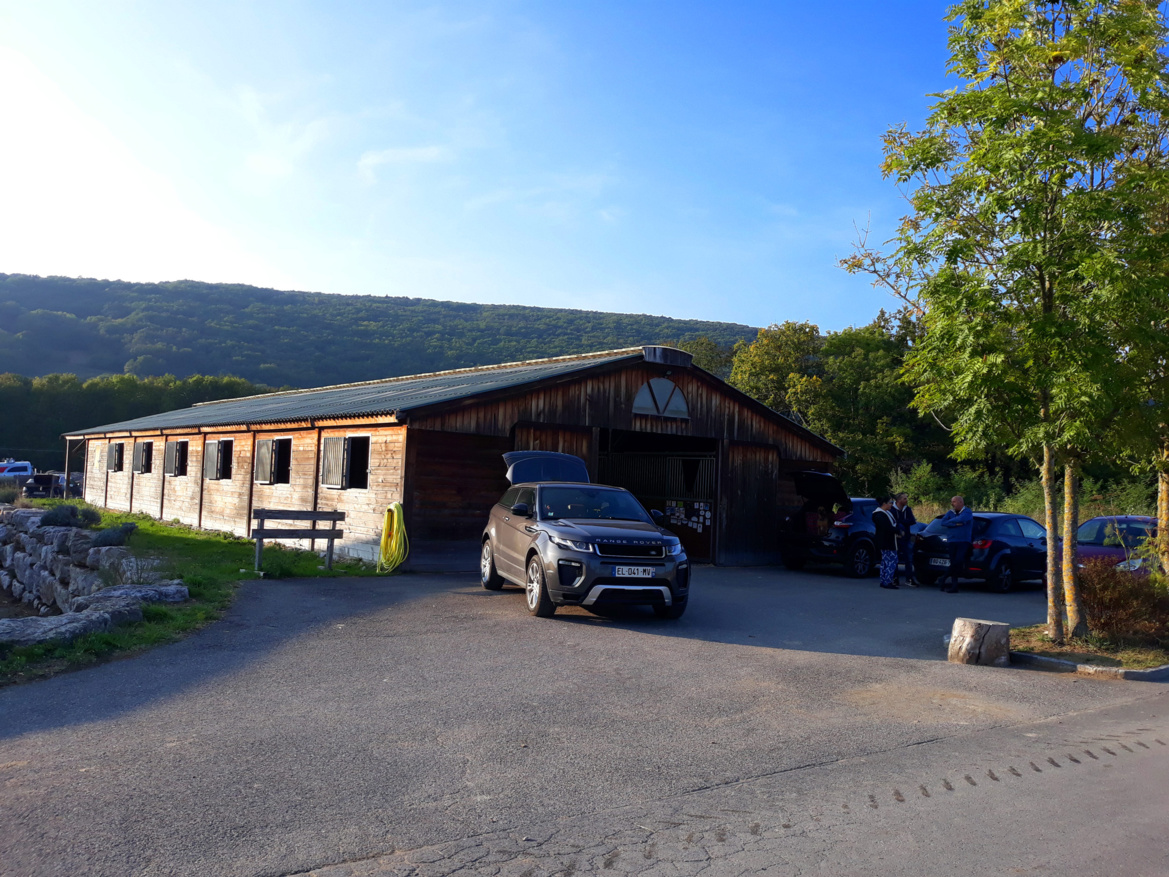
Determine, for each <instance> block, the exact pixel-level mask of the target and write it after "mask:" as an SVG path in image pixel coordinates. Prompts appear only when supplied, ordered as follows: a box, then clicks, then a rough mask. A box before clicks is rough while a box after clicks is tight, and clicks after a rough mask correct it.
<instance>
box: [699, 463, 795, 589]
mask: <svg viewBox="0 0 1169 877" xmlns="http://www.w3.org/2000/svg"><path fill="white" fill-rule="evenodd" d="M723 445H724V446H723V447H722V448H720V454H719V457H720V459H719V465H720V468H721V469H722V477H721V479H720V488H721V489H720V491H719V492H720V496H719V502H718V521H719V528H718V538H717V544H716V546H715V553H716V559H717V562H718V563H719V564H722V565H726V566H753V565H761V564H768V563H779V560H780V558H779V545H778V541H777V536H778V534H779V525H780V519H781V517H780V516H781V509H780V507H779V505H778V504H777V503H776V497H777V496H778V495H779V493H780V482H781V478H780V471H779V470H780V467H779V456H778V454H777V452H776V449H775V448H770V447H766V446H763V445H745V444H739V443H736V442H724V443H723Z"/></svg>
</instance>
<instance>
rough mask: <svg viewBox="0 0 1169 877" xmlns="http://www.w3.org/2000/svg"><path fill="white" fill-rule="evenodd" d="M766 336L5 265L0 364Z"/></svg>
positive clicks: (513, 358) (448, 365)
mask: <svg viewBox="0 0 1169 877" xmlns="http://www.w3.org/2000/svg"><path fill="white" fill-rule="evenodd" d="M755 331H756V330H755V329H753V328H751V327H750V326H745V325H740V324H736V323H715V322H708V321H703V320H677V319H672V318H670V317H655V316H648V315H645V314H615V313H603V312H598V311H578V310H566V309H560V308H536V307H523V306H519V305H483V304H466V303H460V302H444V301H433V300H430V299H422V298H401V297H389V296H372V295H330V294H325V293H312V292H281V291H278V290H274V289H261V288H258V287H254V286H244V285H241V284H225V283H196V282H193V281H186V280H184V281H178V282H174V283H124V282H121V281H107V280H88V279H72V278H68V277H34V276H29V275H22V274H0V372H13V373H15V374H21V375H26V376H28V377H37V376H41V375H48V374H75V375H77V376H78V377H80V378H82V379H87V378H93V377H98V376H100V375H111V374H130V375H135V376H137V377H142V378H145V377H160V376H162V375H168V374H169V375H175V376H176V377H179V378H185V377H189V376H191V375H219V376H229V375H230V376H234V377H240V378H243V379H245V380H248V381H252V382H254V383H260V384H267V385H270V386H292V387H313V386H323V385H327V384H339V383H346V382H350V381H367V380H377V379H379V378H388V377H396V376H398V375H408V374H421V373H424V372H433V371H443V370H445V369H454V368H468V367H471V366H477V365H490V364H496V363H501V362H517V361H521V360H527V359H538V358H541V357H547V356H564V355H568V354H573V353H590V352H593V351H596V350H608V349H613V348H618V347H633V346H637V345H640V344H659V343H663V342H669V341H686V340H694V339H697V338H699V337H706V338H709V339H711V340H712V341H713V342H715V343H716V344H720V345H730V344H734V343H735V342H736V341H739V340H744V339H750V338H752V337H754V335H755Z"/></svg>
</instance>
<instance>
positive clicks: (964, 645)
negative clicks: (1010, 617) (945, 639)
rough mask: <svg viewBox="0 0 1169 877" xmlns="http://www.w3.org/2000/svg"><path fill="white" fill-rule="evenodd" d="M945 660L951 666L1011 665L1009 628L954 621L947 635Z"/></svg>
mask: <svg viewBox="0 0 1169 877" xmlns="http://www.w3.org/2000/svg"><path fill="white" fill-rule="evenodd" d="M948 657H949V660H950V661H951V662H952V663H955V664H988V665H992V666H995V667H1006V666H1007V665H1008V664H1010V663H1011V626H1010V625H1009V624H1007V623H1006V622H1004V621H980V620H978V619H976V618H955V619H954V628H953V630H952V631H951V633H950V652H949V656H948Z"/></svg>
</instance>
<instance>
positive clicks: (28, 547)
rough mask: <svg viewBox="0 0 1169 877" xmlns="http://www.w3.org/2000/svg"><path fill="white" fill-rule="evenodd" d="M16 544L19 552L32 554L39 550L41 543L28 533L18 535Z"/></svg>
mask: <svg viewBox="0 0 1169 877" xmlns="http://www.w3.org/2000/svg"><path fill="white" fill-rule="evenodd" d="M16 544H17V545H19V546H20V550H21V551H23V552H24V553H25V554H33V553H35V552H38V551H40V550H41V543H40V542H38V541H37V540H36V539H34V538H33V537H32V536H30V535H29V534H28V533H21V534H20V535H18V536H17V537H16Z"/></svg>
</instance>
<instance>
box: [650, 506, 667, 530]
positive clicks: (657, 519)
mask: <svg viewBox="0 0 1169 877" xmlns="http://www.w3.org/2000/svg"><path fill="white" fill-rule="evenodd" d="M649 516H650V517H651V518H653V519H654V523H655V524H657V525H658V526H659V527H660V526H661V525H662V521H664V520H665V519H666V516H665V515H663V514H662V513H661V512H660V511H659V510H658V509H650V510H649Z"/></svg>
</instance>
